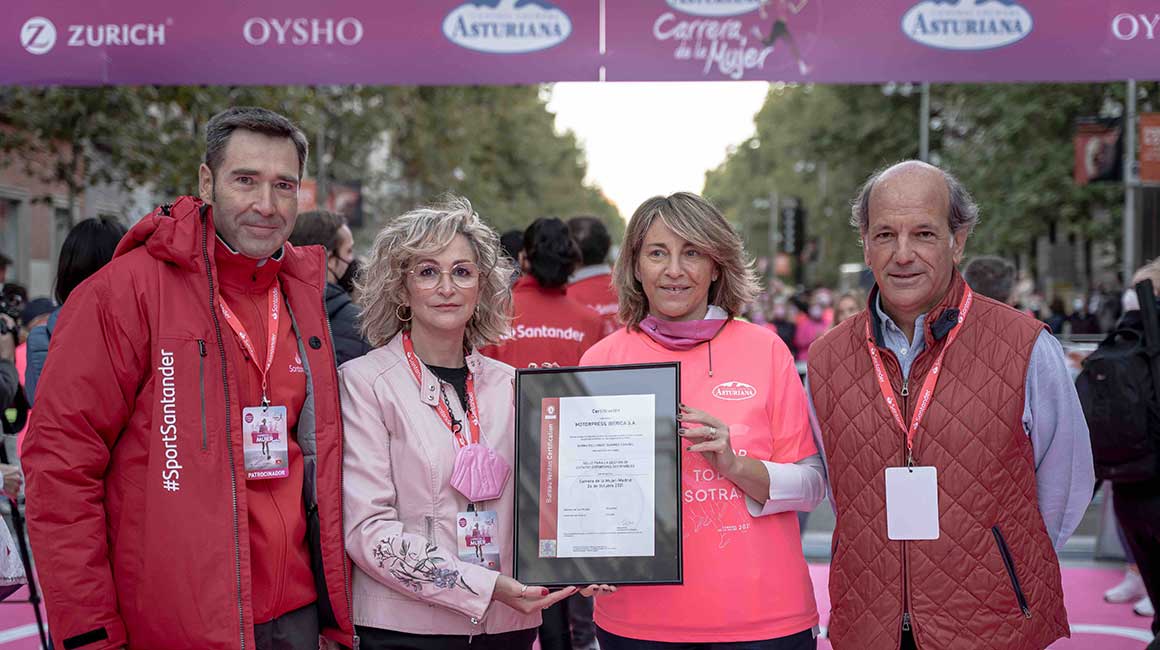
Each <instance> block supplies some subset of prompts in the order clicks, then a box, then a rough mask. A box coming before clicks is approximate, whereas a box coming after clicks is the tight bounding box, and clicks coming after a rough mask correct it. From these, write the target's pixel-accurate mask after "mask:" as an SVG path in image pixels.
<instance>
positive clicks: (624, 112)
mask: <svg viewBox="0 0 1160 650" xmlns="http://www.w3.org/2000/svg"><path fill="white" fill-rule="evenodd" d="M768 88H769V84H767V83H765V82H760V81H730V82H713V83H706V82H692V83H595V82H593V83H557V84H556V85H555V87H554V88H553V90H552V99H551V101H550V102H549V104H548V109H549V110H551V111H553V112H554V113H556V127H557V128H558V129H559V130H560V131H564V130H568V129H571V130H572V131H573V132H574V133H575V134H576V137H577V139H578V140H579V142H580V146H581V147H583V148H584V150H585V152H586V154H587V159H588V178H587V180H588V181H589V182H590V183H593V184H595V185H598V186H599V187H600V189H602V190H603V191H604V194H605V195H606V196H607V197H608V198H609V199H610V200H611V201H612V202H613V203H615V204H616V207H617V208H618V209H619V210H620V214H621V215H622V216H623V217H624V218H625V220H626V221H627V219H628V217H629V216H631V215H632V212H633V210H635V209H636V207H637V206H638V205H640V204H641V203H642V202H643V201H644V200H645V199H647V198H649V197H651V196H656V195H657V194H671V193H673V192H677V191H691V192H698V193H700V192H701V190H702V189H703V188H704V186H705V172H706V171H708V170H710V169H713V168H714V167H716V166H717V165H719V164H720V163H721V162H722V161H723V160H724V159H725V155H726V153H727V151H726V150H727V149H728V147H729V146H730V145H737V144H740V143H741V142H743V141H744V140H745V139H746V138H748V137H749V136H750V135H752V134H753V116H754V114H755V113H757V111H758V110H759V109H760V108H761V104H762V102H763V101H764V100H765V93H766V90H767V89H768Z"/></svg>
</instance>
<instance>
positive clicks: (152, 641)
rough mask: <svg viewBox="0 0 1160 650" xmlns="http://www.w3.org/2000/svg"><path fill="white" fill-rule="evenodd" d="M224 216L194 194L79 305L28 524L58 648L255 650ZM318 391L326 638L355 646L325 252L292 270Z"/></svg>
mask: <svg viewBox="0 0 1160 650" xmlns="http://www.w3.org/2000/svg"><path fill="white" fill-rule="evenodd" d="M215 242H216V240H215V236H214V229H213V220H212V216H211V213H210V210H209V209H208V207H207V206H205V205H203V204H202V203H201V202H200V201H198V200H196V199H192V198H188V197H185V198H182V199H180V200H178V201H177V203H176V204H174V205H173V206H165V207H162V208H159V209H158V210H157V211H155V212H154V213H153V214H151V215H149V216H148V217H146V218H145V219H143V220H142V221H141V222H140V223H138V224H137V225H136V226H135V227H134V228H133V229H132V230H131V231H130V232H129V234H128V235H127V236H126V237H125V239H123V240H122V241H121V244H120V246H119V247H118V249H117V254H116V256H115V257H114V259H113V261H112V262H110V263H109V264H108V265H107V266H106V267H105V268H103V269H102V270H101V271H99V272H98V273H97V274H95V275H94V276H93V277H91V278H89V279H88V280H87V281H85V282H84V283H83V284H81V286H80V287H78V288H77V290H76V291H74V292H73V294H72V295H71V296H70V298H69V302H68V306H67V307H66V308H65V309H64V311H63V312H62V314H61V318H60V321H59V323H58V326H57V329H56V332H55V335H54V336H53V343H52V354H50V355H49V360H48V362H47V364H46V366H45V369H44V376H43V378H42V380H41V386H42V390H41V392H40V394H39V395H38V397H39V399H38V400H37V408H36V411H35V415H34V416H33V420H32V424H31V427H30V431H29V433H28V436H27V439H26V440H25V444H24V450H23V459H22V461H23V465H24V470H25V473H26V480H27V497H28V523H29V532H30V535H31V538H32V544H33V551H34V554H35V557H36V560H37V566H38V569H39V574H40V580H41V585H42V587H43V590H44V594H45V602H46V605H47V608H48V617H49V625H50V628H51V630H52V637H53V642H54V643H55V644H56V647H57V648H58V649H63V648H66V647H67V648H70V649H71V648H81V649H83V650H100V649H103V648H116V647H122V646H127V647H129V648H150V649H152V648H191V649H192V648H198V649H208V648H214V649H219V648H220V649H236V648H242V647H245V648H253V647H254V635H253V626H254V613H253V598H252V587H251V571H250V569H251V567H250V564H251V561H250V545H249V538H250V533H249V530H248V510H247V490H246V489H245V483H244V481H245V470H244V465H243V460H242V444H243V440H242V435H241V422H240V418H241V413H240V410H241V408H242V406H243V405H242V404H240V403H239V400H238V395H239V394H240V392H241V390H240V388H239V381H238V373H239V369H241V368H243V367H244V366H243V364H244V363H246V361H245V360H244V359H243V358H242V354H241V351H240V349H239V347H238V346H237V345H236V344H235V342H234V341H233V340H232V337H233V335H232V333H231V332H230V330H229V327H228V325H227V324H226V323H225V322H224V318H222V317H221V312H220V310H219V307H218V299H217V296H216V288H217V286H218V276H217V270H216V268H215V264H214V262H213V261H212V260H213V259H214V245H215ZM279 279H280V280H281V284H282V290H283V293H284V295H285V296H286V301H287V306H288V307H289V309H288V311H289V313H290V314H291V316H292V317H293V319H294V322H295V323H296V324H297V327H298V331H299V332H300V335H301V343H300V346H299V347H300V350H301V352H303V353H304V358H303V362H304V364H303V365H304V366H306V373H307V378H308V381H310V382H311V383H312V390H311V392H310V395H309V396H308V397H307V400H306V404H305V406H304V408H303V410H302V413H301V414H300V419H299V421H298V440H299V443H300V444H301V446H302V449H303V454H304V456H305V463H306V464H305V467H306V472H305V479H306V480H305V488H304V490H303V498H304V499H305V504H306V512H307V519H308V522H309V524H310V526H309V528H310V530H309V533H308V539H309V540H310V547H311V553H312V555H313V557H314V566H315V570H314V578H315V584H316V587H317V590H318V595H319V600H318V602H319V614H320V620H321V622H322V625H323V628H324V633H325V635H326V636H327V637H328V638H329V639H331V640H334V641H338V642H341V643H343V644H344V645H352V643H353V627H352V625H351V617H350V601H351V597H350V587H349V585H350V579H349V565H348V564H347V559H346V554H345V549H344V546H343V535H342V486H341V470H342V419H341V416H340V413H339V405H338V390H337V373H336V370H335V367H334V352H333V350H332V349H331V342H330V336H329V328H328V324H327V320H326V312H325V310H324V308H323V289H324V287H325V285H326V267H325V265H324V260H323V253H322V252H321V250H320V249H295V248H294V247H292V246H290V245H287V246H286V247H285V252H284V256H283V261H282V265H281V269H280V271H279Z"/></svg>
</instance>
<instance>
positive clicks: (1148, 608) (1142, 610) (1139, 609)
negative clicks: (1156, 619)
mask: <svg viewBox="0 0 1160 650" xmlns="http://www.w3.org/2000/svg"><path fill="white" fill-rule="evenodd" d="M1132 611H1133V612H1135V614H1136V616H1146V617H1148V618H1152V617H1153V616H1155V615H1156V608H1155V607H1153V606H1152V601H1151V600H1150V599H1149V598H1148V597H1147V596H1144V597H1143V598H1141V599H1140V600H1138V601H1136V605H1135V606H1134V607H1132Z"/></svg>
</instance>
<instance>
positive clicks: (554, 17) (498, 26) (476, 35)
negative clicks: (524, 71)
mask: <svg viewBox="0 0 1160 650" xmlns="http://www.w3.org/2000/svg"><path fill="white" fill-rule="evenodd" d="M443 35H444V36H446V37H447V40H449V41H451V42H452V43H455V44H456V45H458V46H460V47H464V48H467V49H469V50H475V51H476V52H487V53H491V54H523V53H526V52H536V51H538V50H546V49H548V48H550V47H555V46H557V45H559V44H560V43H563V42H564V41H566V40H568V37H569V36H571V35H572V19H570V18H568V14H566V13H564V12H563V11H562V10H561V9H559V8H557V7H555V6H553V5H552V4H550V3H548V2H545V1H544V0H471V1H470V2H467V3H466V4H462V5H460V6H458V7H456V8H455V9H454V10H452V12H451V13H449V14H447V17H446V18H444V19H443Z"/></svg>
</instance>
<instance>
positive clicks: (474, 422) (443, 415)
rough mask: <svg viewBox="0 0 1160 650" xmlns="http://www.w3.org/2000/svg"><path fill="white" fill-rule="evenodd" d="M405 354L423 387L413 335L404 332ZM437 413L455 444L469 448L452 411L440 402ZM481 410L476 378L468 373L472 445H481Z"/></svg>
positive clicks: (468, 414) (437, 405)
mask: <svg viewBox="0 0 1160 650" xmlns="http://www.w3.org/2000/svg"><path fill="white" fill-rule="evenodd" d="M403 352H405V353H406V354H407V365H409V366H411V374H412V375H414V376H415V381H417V382H419V387H420V388H422V386H423V371H422V366H421V363H420V361H419V357H418V356H417V355H416V354H415V346H414V344H412V343H411V333H410V332H407V331H404V332H403ZM435 412H436V413H437V414H439V419H440V420H443V424H446V425H447V428H448V429H451V434H452V435H454V436H455V442H456V443H458V445H459V448H460V449H463V448H464V447H466V446H467V444H468V443H467V439H466V438H464V437H463V427H462V426H459V427H456V426H455V420H454V419H452V417H451V409H449V408H447V404H446V403H444V402H439V403H438V404H436V405H435ZM478 413H479V409H478V408H476V403H475V378H474V377H472V376H471V372H470V371H468V373H467V423H468V425H469V426H470V427H471V443H472V444H479V415H478Z"/></svg>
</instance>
